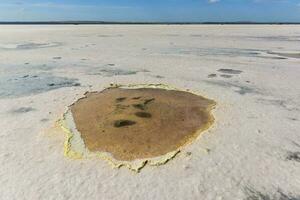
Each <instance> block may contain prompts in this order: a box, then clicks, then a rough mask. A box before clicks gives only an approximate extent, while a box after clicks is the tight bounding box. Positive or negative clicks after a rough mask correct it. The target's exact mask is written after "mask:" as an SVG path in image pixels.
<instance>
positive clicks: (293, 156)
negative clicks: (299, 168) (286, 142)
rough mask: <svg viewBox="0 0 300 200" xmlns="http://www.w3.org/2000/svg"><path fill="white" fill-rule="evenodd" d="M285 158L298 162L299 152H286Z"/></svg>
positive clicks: (299, 160)
mask: <svg viewBox="0 0 300 200" xmlns="http://www.w3.org/2000/svg"><path fill="white" fill-rule="evenodd" d="M286 159H287V160H290V161H297V162H300V152H299V151H297V152H288V155H287V157H286Z"/></svg>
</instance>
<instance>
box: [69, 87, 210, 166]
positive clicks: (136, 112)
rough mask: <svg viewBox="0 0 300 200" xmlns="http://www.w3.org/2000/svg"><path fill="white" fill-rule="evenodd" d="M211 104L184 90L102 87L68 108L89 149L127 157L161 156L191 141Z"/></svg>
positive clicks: (202, 125) (204, 123)
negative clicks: (101, 89) (99, 90)
mask: <svg viewBox="0 0 300 200" xmlns="http://www.w3.org/2000/svg"><path fill="white" fill-rule="evenodd" d="M214 105H215V102H214V101H212V100H209V99H206V98H204V97H202V96H198V95H196V94H192V93H189V92H185V91H178V90H166V89H160V88H137V89H126V88H108V89H105V90H103V91H101V92H90V93H87V94H86V97H85V98H82V99H79V100H78V101H77V102H75V103H74V104H73V105H71V106H70V110H71V112H72V115H73V119H74V122H75V124H76V128H77V130H78V131H79V133H80V135H81V138H82V140H83V141H84V144H85V146H86V148H87V149H88V150H89V151H90V152H108V153H110V154H111V155H112V156H113V157H114V158H115V159H117V160H122V161H133V160H136V159H145V158H152V157H158V156H162V155H165V154H167V153H169V152H172V151H175V150H177V149H179V148H180V147H182V146H183V145H185V144H187V143H188V142H190V141H192V140H193V139H196V137H197V136H198V135H199V134H200V133H201V131H203V130H206V129H207V128H209V126H210V125H211V124H212V123H213V121H214V118H213V116H212V115H211V113H210V111H211V109H212V108H213V107H214Z"/></svg>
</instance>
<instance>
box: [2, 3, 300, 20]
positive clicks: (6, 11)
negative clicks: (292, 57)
mask: <svg viewBox="0 0 300 200" xmlns="http://www.w3.org/2000/svg"><path fill="white" fill-rule="evenodd" d="M46 20H102V21H145V22H147V21H148V22H149V21H158V22H166V21H168V22H184V21H189V22H204V21H258V22H264V21H268V22H278V21H281V22H287V21H289V22H300V0H0V21H46Z"/></svg>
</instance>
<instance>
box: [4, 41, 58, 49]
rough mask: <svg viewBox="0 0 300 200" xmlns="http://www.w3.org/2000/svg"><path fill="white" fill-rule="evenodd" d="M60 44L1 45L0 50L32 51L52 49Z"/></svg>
mask: <svg viewBox="0 0 300 200" xmlns="http://www.w3.org/2000/svg"><path fill="white" fill-rule="evenodd" d="M61 45H62V43H60V42H51V43H35V42H28V43H22V44H0V49H2V50H30V49H41V48H50V47H58V46H61Z"/></svg>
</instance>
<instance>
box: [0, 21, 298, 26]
mask: <svg viewBox="0 0 300 200" xmlns="http://www.w3.org/2000/svg"><path fill="white" fill-rule="evenodd" d="M114 24H115V25H300V22H106V21H35V22H31V21H26V22H18V21H15V22H0V25H114Z"/></svg>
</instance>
